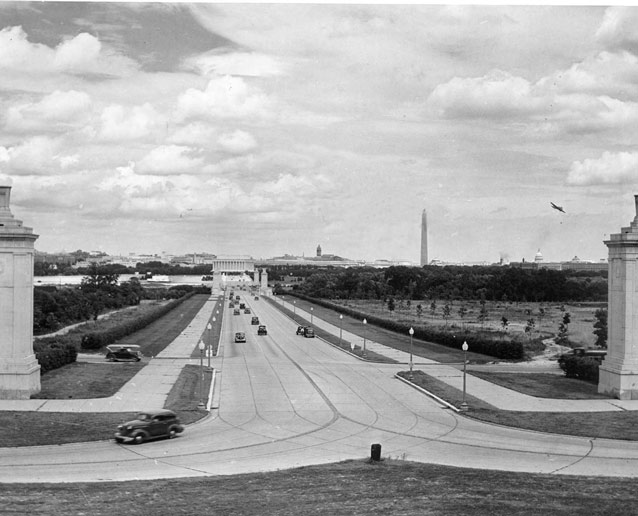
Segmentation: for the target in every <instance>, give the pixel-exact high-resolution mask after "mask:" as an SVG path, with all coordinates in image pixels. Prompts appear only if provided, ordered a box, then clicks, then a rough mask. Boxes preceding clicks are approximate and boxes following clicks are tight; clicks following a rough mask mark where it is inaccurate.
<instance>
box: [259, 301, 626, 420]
mask: <svg viewBox="0 0 638 516" xmlns="http://www.w3.org/2000/svg"><path fill="white" fill-rule="evenodd" d="M270 299H272V300H273V301H275V302H276V303H278V304H280V305H283V301H282V300H281V299H279V298H278V297H277V296H272V297H271V298H270ZM295 311H296V313H297V314H299V315H300V316H302V317H304V318H305V319H307V320H308V321H310V318H311V315H310V313H309V312H307V311H304V310H302V309H301V308H299V307H296V309H295ZM312 320H313V326H315V327H317V328H321V329H322V330H325V331H327V332H329V333H332V334H333V335H339V327H338V326H335V325H334V324H330V323H328V322H326V321H323V320H322V319H319V318H318V317H317V316H315V315H313V316H312ZM343 338H344V340H346V341H349V342H352V343H354V344H355V345H356V346H361V347H363V337H361V336H359V335H355V334H353V333H350V332H348V331H345V330H343ZM365 345H366V349H367V350H369V351H374V352H375V353H378V354H379V355H383V356H385V357H388V358H391V359H393V360H396V361H397V362H399V364H406V366H407V364H409V361H410V354H409V353H406V352H404V351H399V350H397V349H394V348H390V347H388V346H384V345H383V344H379V343H378V342H374V341H371V340H370V339H366V340H365ZM413 366H414V368H415V369H417V368H418V367H417V366H421V367H420V369H421V370H422V371H423V372H424V373H426V374H428V375H430V376H432V377H434V378H436V379H438V380H440V381H442V382H445V383H447V384H448V385H450V386H452V387H455V388H457V389H459V390H462V389H463V371H462V370H459V369H457V368H455V367H452V366H449V365H444V364H440V363H438V362H435V361H433V360H428V359H426V358H423V357H417V356H414V357H413ZM388 367H389V366H388ZM466 382H467V384H466V392H467V393H468V394H469V395H471V396H474V397H475V398H479V399H481V400H483V401H485V402H486V403H489V404H490V405H493V406H494V407H496V408H497V409H500V410H511V411H520V412H611V411H623V410H638V400H617V399H592V400H559V399H548V398H536V397H534V396H528V395H527V394H521V393H520V392H516V391H513V390H510V389H506V388H505V387H501V386H499V385H495V384H493V383H490V382H487V381H485V380H481V379H480V378H477V377H475V376H471V375H467V377H466Z"/></svg>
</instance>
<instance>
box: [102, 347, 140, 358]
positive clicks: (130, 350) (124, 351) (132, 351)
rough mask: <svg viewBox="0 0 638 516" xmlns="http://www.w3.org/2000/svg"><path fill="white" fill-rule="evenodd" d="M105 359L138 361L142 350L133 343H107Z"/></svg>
mask: <svg viewBox="0 0 638 516" xmlns="http://www.w3.org/2000/svg"><path fill="white" fill-rule="evenodd" d="M106 359H107V360H108V361H110V362H139V361H140V360H142V352H141V351H140V347H139V346H136V345H135V344H130V345H125V344H109V345H108V346H106Z"/></svg>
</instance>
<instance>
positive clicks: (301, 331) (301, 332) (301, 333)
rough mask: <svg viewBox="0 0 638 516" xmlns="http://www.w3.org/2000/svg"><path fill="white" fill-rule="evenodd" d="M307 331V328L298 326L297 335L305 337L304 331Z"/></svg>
mask: <svg viewBox="0 0 638 516" xmlns="http://www.w3.org/2000/svg"><path fill="white" fill-rule="evenodd" d="M305 329H306V327H305V326H297V335H303V331H304V330H305Z"/></svg>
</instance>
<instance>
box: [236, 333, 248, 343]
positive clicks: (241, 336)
mask: <svg viewBox="0 0 638 516" xmlns="http://www.w3.org/2000/svg"><path fill="white" fill-rule="evenodd" d="M235 342H246V334H245V333H244V332H243V331H238V332H237V333H235Z"/></svg>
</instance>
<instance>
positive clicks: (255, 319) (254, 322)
mask: <svg viewBox="0 0 638 516" xmlns="http://www.w3.org/2000/svg"><path fill="white" fill-rule="evenodd" d="M250 324H259V317H253V318H252V319H251V320H250Z"/></svg>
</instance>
